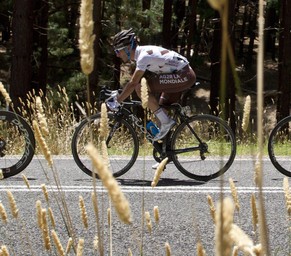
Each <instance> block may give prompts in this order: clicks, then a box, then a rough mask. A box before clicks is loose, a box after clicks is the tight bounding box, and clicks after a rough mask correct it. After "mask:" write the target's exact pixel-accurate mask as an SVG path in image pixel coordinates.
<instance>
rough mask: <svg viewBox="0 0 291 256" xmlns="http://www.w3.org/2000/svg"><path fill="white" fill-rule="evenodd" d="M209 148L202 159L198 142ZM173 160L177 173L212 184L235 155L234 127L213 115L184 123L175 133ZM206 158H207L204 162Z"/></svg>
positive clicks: (193, 118) (195, 118)
mask: <svg viewBox="0 0 291 256" xmlns="http://www.w3.org/2000/svg"><path fill="white" fill-rule="evenodd" d="M189 127H191V128H192V129H194V130H195V133H196V134H197V135H198V137H199V138H200V139H201V140H202V142H203V143H204V144H203V145H204V146H205V147H204V149H206V148H207V152H205V153H204V154H203V155H202V156H201V155H200V152H201V151H200V150H198V147H199V144H200V143H199V142H198V140H197V139H196V137H195V136H194V134H193V132H192V131H191V130H190V128H189ZM171 150H172V152H173V153H172V160H173V162H174V164H175V166H176V167H177V168H178V170H179V171H180V172H181V173H183V174H184V175H186V176H187V177H189V178H191V179H195V180H198V181H209V180H211V179H214V178H217V177H219V176H220V175H222V174H223V173H225V172H226V171H227V170H228V169H229V167H230V166H231V165H232V163H233V161H234V158H235V155H236V141H235V136H234V134H233V132H232V130H231V128H230V127H229V126H228V125H227V123H226V122H225V121H223V120H222V119H220V118H218V117H216V116H212V115H196V116H192V117H190V118H189V119H188V120H187V121H185V122H183V123H181V124H180V125H179V126H178V127H177V128H176V130H175V131H174V133H173V136H172V143H171ZM204 158H205V159H204Z"/></svg>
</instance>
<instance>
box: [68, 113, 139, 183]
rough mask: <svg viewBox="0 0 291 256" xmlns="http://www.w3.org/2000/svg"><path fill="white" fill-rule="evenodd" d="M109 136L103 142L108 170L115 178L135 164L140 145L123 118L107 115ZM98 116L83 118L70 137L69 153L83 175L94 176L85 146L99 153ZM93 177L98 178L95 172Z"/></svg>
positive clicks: (99, 119) (99, 122) (99, 121)
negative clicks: (95, 149) (70, 150)
mask: <svg viewBox="0 0 291 256" xmlns="http://www.w3.org/2000/svg"><path fill="white" fill-rule="evenodd" d="M108 123H109V135H108V137H107V139H106V145H107V153H108V158H109V168H110V170H111V171H112V174H113V176H114V177H119V176H121V175H123V174H124V173H126V172H127V171H128V170H129V169H130V168H131V167H132V166H133V164H134V163H135V161H136V158H137V156H138V151H139V142H138V138H137V135H136V133H135V131H134V129H133V128H132V126H131V125H130V124H129V123H128V122H127V121H126V120H123V119H120V120H116V119H115V117H114V115H113V114H112V113H108ZM100 124H101V115H100V113H99V114H96V115H93V116H91V117H89V118H86V119H84V120H83V121H82V122H81V123H80V124H79V125H78V127H77V128H76V130H75V132H74V134H73V138H72V154H73V157H74V160H75V162H76V163H77V165H78V166H79V167H80V169H81V170H82V171H83V172H85V173H86V174H88V175H90V176H93V172H94V169H93V166H92V162H91V160H90V159H89V157H88V154H87V151H86V148H85V147H86V145H88V143H89V142H90V143H93V145H94V146H95V147H96V148H97V149H98V150H99V152H100V155H101V154H102V149H101V138H100V132H99V131H100ZM95 173H96V177H97V178H98V175H97V173H98V170H97V172H95Z"/></svg>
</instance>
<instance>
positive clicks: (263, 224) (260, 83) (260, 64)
mask: <svg viewBox="0 0 291 256" xmlns="http://www.w3.org/2000/svg"><path fill="white" fill-rule="evenodd" d="M258 24H259V30H258V34H259V45H258V58H257V75H258V79H257V133H258V163H259V164H258V171H259V175H258V186H259V205H260V207H259V213H260V214H259V216H260V218H259V221H260V225H259V227H260V239H261V244H262V246H263V251H264V253H265V254H266V255H267V256H268V255H270V249H269V238H268V231H267V221H266V210H265V203H264V197H263V139H264V138H263V123H262V120H263V104H264V101H263V92H264V24H265V20H264V1H263V0H259V19H258Z"/></svg>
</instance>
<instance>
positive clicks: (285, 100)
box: [277, 0, 291, 121]
mask: <svg viewBox="0 0 291 256" xmlns="http://www.w3.org/2000/svg"><path fill="white" fill-rule="evenodd" d="M290 16H291V1H290V0H284V1H281V10H280V24H281V29H280V31H281V33H280V38H279V65H278V69H279V80H278V81H279V85H278V90H279V96H278V103H277V120H278V121H279V120H281V119H282V118H284V117H286V116H288V115H289V114H290V87H291V61H290V56H291V33H290V31H291V19H290Z"/></svg>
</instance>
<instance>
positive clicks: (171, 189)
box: [0, 185, 284, 194]
mask: <svg viewBox="0 0 291 256" xmlns="http://www.w3.org/2000/svg"><path fill="white" fill-rule="evenodd" d="M47 189H48V190H49V191H57V187H56V186H47ZM236 189H237V192H238V193H241V194H249V193H255V192H258V189H257V188H255V187H237V188H236ZM7 190H10V191H11V192H41V191H42V189H41V187H40V186H35V185H33V186H30V189H28V188H27V187H26V186H25V185H24V186H22V185H11V186H9V185H1V186H0V192H2V191H7ZM96 190H97V192H106V189H105V188H104V187H102V186H97V187H96ZM62 191H63V192H75V193H78V192H92V191H93V187H92V186H62ZM122 191H123V192H124V193H157V194H159V193H195V194H200V193H219V192H220V187H194V186H191V187H190V186H166V187H155V188H152V187H142V186H122ZM223 191H224V192H225V193H230V192H231V190H230V189H229V188H224V189H223ZM283 192H284V191H283V188H281V187H264V188H263V193H268V194H272V193H283Z"/></svg>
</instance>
